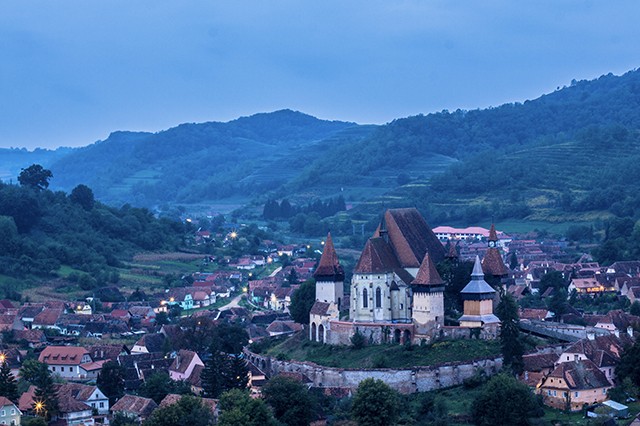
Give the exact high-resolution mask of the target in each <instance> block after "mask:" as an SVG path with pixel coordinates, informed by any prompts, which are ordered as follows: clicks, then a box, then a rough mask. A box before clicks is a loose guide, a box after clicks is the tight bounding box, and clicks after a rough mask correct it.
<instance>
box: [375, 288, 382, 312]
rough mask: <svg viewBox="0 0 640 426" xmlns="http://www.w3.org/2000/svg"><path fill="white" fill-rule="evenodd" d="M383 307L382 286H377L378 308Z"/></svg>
mask: <svg viewBox="0 0 640 426" xmlns="http://www.w3.org/2000/svg"><path fill="white" fill-rule="evenodd" d="M381 307H382V291H380V287H378V288H376V308H381Z"/></svg>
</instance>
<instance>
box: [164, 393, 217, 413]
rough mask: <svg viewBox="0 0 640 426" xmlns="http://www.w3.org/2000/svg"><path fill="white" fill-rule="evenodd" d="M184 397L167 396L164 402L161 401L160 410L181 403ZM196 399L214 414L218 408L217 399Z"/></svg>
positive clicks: (173, 394) (171, 394) (176, 395)
mask: <svg viewBox="0 0 640 426" xmlns="http://www.w3.org/2000/svg"><path fill="white" fill-rule="evenodd" d="M183 396H184V395H178V394H175V393H170V394H168V395H167V396H165V397H164V399H163V400H162V401H160V405H159V406H158V407H159V408H164V407H168V406H169V405H173V404H177V403H178V401H180V400H181V399H182V397H183ZM194 398H198V399H199V400H201V401H202V405H204V406H205V407H208V408H209V410H211V413H214V412H215V409H216V407H217V406H218V400H217V399H212V398H200V397H194Z"/></svg>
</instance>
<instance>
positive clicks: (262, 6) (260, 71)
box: [0, 0, 640, 149]
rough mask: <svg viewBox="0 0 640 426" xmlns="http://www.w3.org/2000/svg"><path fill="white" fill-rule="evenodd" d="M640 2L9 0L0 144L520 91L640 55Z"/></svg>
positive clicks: (356, 113)
mask: <svg viewBox="0 0 640 426" xmlns="http://www.w3.org/2000/svg"><path fill="white" fill-rule="evenodd" d="M639 16H640V2H638V1H636V0H629V1H624V0H622V1H615V0H612V1H608V2H605V1H588V0H539V1H528V2H525V1H513V0H503V1H498V0H484V1H470V0H469V1H467V0H441V1H440V0H414V1H409V0H406V1H405V0H387V1H378V0H352V1H344V0H340V1H333V0H324V1H301V0H270V1H264V0H247V1H243V0H229V1H223V0H215V1H213V0H208V1H190V0H180V1H165V0H139V1H134V2H132V1H130V0H107V1H97V0H94V1H90V0H73V1H72V0H56V1H50V0H39V1H29V0H3V1H2V2H0V147H26V148H28V149H32V148H35V147H46V148H55V147H58V146H85V145H88V144H91V143H93V142H95V141H97V140H103V139H106V138H107V137H108V135H109V134H110V133H111V132H113V131H117V130H132V131H153V132H155V131H160V130H164V129H167V128H170V127H173V126H176V125H178V124H180V123H185V122H205V121H229V120H233V119H235V118H238V117H240V116H248V115H252V114H255V113H258V112H269V111H275V110H279V109H284V108H289V109H293V110H298V111H302V112H305V113H307V114H311V115H314V116H316V117H319V118H323V119H332V120H344V121H354V122H358V123H361V124H365V123H380V124H381V123H385V122H389V121H391V120H393V119H396V118H401V117H406V116H410V115H416V114H428V113H430V112H436V111H441V110H443V109H449V110H455V109H458V108H461V109H475V108H486V107H490V106H498V105H501V104H503V103H506V102H516V101H520V102H521V101H524V100H526V99H534V98H537V97H539V96H540V95H542V94H544V93H549V92H552V91H553V90H555V89H556V88H557V87H562V86H564V85H569V84H570V82H571V80H572V79H576V80H583V79H593V78H597V77H599V76H600V75H602V74H607V73H610V72H611V73H613V74H616V75H619V74H623V73H625V72H626V71H629V70H632V69H635V68H637V67H638V66H640V43H639V42H638V40H640V25H638V24H637V18H638V17H639Z"/></svg>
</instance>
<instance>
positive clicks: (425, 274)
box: [411, 252, 444, 291]
mask: <svg viewBox="0 0 640 426" xmlns="http://www.w3.org/2000/svg"><path fill="white" fill-rule="evenodd" d="M411 286H412V287H414V288H415V286H418V287H426V286H428V287H442V286H444V280H443V279H442V278H441V277H440V274H439V273H438V270H437V269H436V265H435V264H434V263H433V261H431V258H430V257H429V252H427V253H426V254H425V255H424V259H423V260H422V263H421V264H420V269H419V270H418V274H417V275H416V278H415V279H414V280H413V281H412V282H411ZM441 291H442V290H441Z"/></svg>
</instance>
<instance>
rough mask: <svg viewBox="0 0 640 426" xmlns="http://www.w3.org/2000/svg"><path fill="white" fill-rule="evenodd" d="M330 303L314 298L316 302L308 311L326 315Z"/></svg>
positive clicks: (312, 313)
mask: <svg viewBox="0 0 640 426" xmlns="http://www.w3.org/2000/svg"><path fill="white" fill-rule="evenodd" d="M329 306H330V304H329V303H327V302H320V301H318V300H316V302H315V303H314V304H313V306H312V307H311V311H310V312H309V313H310V314H311V315H327V311H328V310H329Z"/></svg>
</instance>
